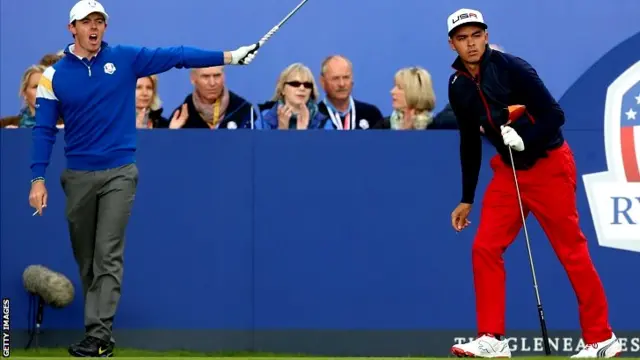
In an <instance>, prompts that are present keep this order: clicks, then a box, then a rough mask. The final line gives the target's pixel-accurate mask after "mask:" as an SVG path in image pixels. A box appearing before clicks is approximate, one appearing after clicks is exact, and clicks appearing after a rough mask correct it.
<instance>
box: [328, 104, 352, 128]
mask: <svg viewBox="0 0 640 360" xmlns="http://www.w3.org/2000/svg"><path fill="white" fill-rule="evenodd" d="M324 103H325V105H327V112H328V113H329V117H330V118H331V122H333V125H335V126H336V128H337V129H338V130H353V129H355V124H356V104H355V103H354V101H353V98H352V97H349V107H350V108H351V113H350V114H348V115H347V117H346V118H345V123H344V124H343V123H342V121H341V119H340V114H337V113H334V112H333V110H332V106H331V105H330V104H329V102H327V99H324Z"/></svg>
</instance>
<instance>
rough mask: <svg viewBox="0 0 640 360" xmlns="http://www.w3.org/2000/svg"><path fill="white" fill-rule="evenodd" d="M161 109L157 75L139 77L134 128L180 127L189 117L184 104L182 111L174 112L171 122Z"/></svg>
mask: <svg viewBox="0 0 640 360" xmlns="http://www.w3.org/2000/svg"><path fill="white" fill-rule="evenodd" d="M162 111H163V108H162V101H161V100H160V96H159V95H158V76H157V75H151V76H145V77H142V78H139V79H138V82H137V84H136V128H138V129H156V128H167V127H171V128H174V129H176V128H181V127H182V126H183V125H184V124H185V122H186V120H187V118H188V117H189V112H188V110H187V106H186V104H185V105H183V109H182V111H180V112H178V111H176V112H175V113H174V115H173V118H172V119H171V123H170V122H169V120H168V119H166V118H164V117H163V116H162ZM178 114H179V116H178Z"/></svg>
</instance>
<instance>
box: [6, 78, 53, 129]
mask: <svg viewBox="0 0 640 360" xmlns="http://www.w3.org/2000/svg"><path fill="white" fill-rule="evenodd" d="M45 69H46V67H45V66H43V65H31V66H29V67H28V68H27V70H25V72H24V73H23V74H22V78H21V79H20V90H19V91H18V96H19V97H21V98H22V100H23V105H22V107H21V108H20V113H19V115H16V116H8V117H5V118H2V119H0V127H2V128H6V129H17V128H32V127H33V126H34V125H35V116H36V111H35V109H36V89H37V88H38V82H40V77H41V76H42V73H43V72H44V70H45ZM56 126H57V127H58V128H62V127H63V125H62V120H61V119H60V120H58V124H57V125H56Z"/></svg>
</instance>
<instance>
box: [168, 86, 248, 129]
mask: <svg viewBox="0 0 640 360" xmlns="http://www.w3.org/2000/svg"><path fill="white" fill-rule="evenodd" d="M185 103H186V104H187V107H188V111H189V118H188V119H187V121H186V123H185V124H184V127H183V129H189V128H192V129H193V128H197V129H208V128H209V125H208V124H207V123H206V122H205V121H204V120H203V119H202V117H201V116H200V114H199V113H198V110H196V107H195V105H194V104H193V93H191V94H189V95H187V97H186V98H185V99H184V101H183V104H185ZM180 106H182V104H180ZM180 106H178V107H177V108H176V109H175V110H173V113H171V114H172V115H173V114H174V113H175V112H176V111H177V110H180ZM252 111H253V119H254V121H255V120H257V119H258V115H257V113H256V111H255V110H254V109H253V107H252V105H251V103H249V102H248V101H247V100H246V99H244V98H243V97H241V96H239V95H238V94H236V93H234V92H232V91H229V105H228V106H227V110H226V112H225V115H224V119H222V121H220V124H218V129H250V128H251V112H252Z"/></svg>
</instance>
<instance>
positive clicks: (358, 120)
mask: <svg viewBox="0 0 640 360" xmlns="http://www.w3.org/2000/svg"><path fill="white" fill-rule="evenodd" d="M320 86H322V89H323V90H324V92H325V93H326V98H325V99H324V100H323V101H322V102H321V103H320V104H318V110H319V111H320V112H321V113H322V114H324V115H327V116H329V118H330V119H331V123H332V125H333V127H334V129H337V130H359V129H369V128H372V127H376V126H379V123H381V122H382V121H384V117H383V116H382V112H380V109H378V108H377V107H376V106H375V105H372V104H368V103H365V102H362V101H358V100H355V99H354V98H353V96H352V91H353V64H352V63H351V61H349V59H347V58H346V57H344V56H342V55H332V56H329V57H327V58H326V59H325V60H324V61H323V62H322V65H321V67H320Z"/></svg>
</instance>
